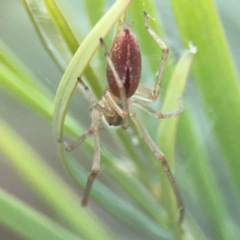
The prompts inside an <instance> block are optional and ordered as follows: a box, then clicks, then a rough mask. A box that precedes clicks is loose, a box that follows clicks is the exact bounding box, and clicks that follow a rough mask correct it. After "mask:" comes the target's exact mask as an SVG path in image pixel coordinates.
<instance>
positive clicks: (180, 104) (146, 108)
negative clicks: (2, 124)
mask: <svg viewBox="0 0 240 240" xmlns="http://www.w3.org/2000/svg"><path fill="white" fill-rule="evenodd" d="M132 104H133V105H135V106H137V107H139V108H141V109H142V110H143V111H145V112H147V113H149V114H151V115H153V116H154V117H156V118H171V117H175V116H177V115H179V114H180V113H181V112H182V111H183V102H182V96H180V97H179V98H178V109H176V110H175V111H173V112H168V113H162V112H157V111H155V110H154V109H152V108H151V107H149V106H147V105H145V104H144V103H142V102H140V101H138V100H135V99H134V100H133V101H132Z"/></svg>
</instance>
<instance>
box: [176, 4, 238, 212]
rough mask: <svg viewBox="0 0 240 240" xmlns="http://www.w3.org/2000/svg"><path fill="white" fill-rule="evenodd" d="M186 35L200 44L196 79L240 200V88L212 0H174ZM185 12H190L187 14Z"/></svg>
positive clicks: (179, 22) (178, 17) (194, 42)
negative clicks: (239, 168) (179, 0)
mask: <svg viewBox="0 0 240 240" xmlns="http://www.w3.org/2000/svg"><path fill="white" fill-rule="evenodd" d="M171 3H172V7H173V11H174V13H175V19H176V23H177V25H178V27H179V30H180V33H181V35H182V38H183V39H189V40H191V41H192V42H193V44H194V45H196V46H197V49H198V55H197V57H196V59H195V61H194V64H193V73H194V77H195V80H196V81H195V83H196V85H197V88H198V90H199V91H200V94H201V97H202V101H203V103H204V108H205V111H206V114H207V116H208V119H209V120H211V121H212V122H213V124H212V126H213V127H212V129H213V132H214V134H215V136H216V138H217V141H218V144H219V148H220V149H221V150H220V151H222V152H223V153H224V155H225V157H226V159H225V160H226V165H227V166H228V168H229V171H230V172H231V176H232V178H233V180H234V183H235V185H236V190H237V194H238V202H239V200H240V175H239V171H238V165H239V162H238V159H237V158H236V156H240V148H239V135H240V128H239V119H240V108H239V106H240V91H239V83H238V81H237V77H236V72H235V69H234V67H233V62H232V59H231V55H230V53H229V49H228V46H227V42H226V38H225V36H224V32H223V29H222V27H221V23H220V21H219V18H218V15H217V11H216V9H215V6H214V5H213V2H212V1H207V0H204V1H197V0H194V1H191V2H189V1H181V3H180V2H178V1H171ZM182 16H188V18H187V19H186V18H183V17H182ZM238 209H240V208H239V207H238Z"/></svg>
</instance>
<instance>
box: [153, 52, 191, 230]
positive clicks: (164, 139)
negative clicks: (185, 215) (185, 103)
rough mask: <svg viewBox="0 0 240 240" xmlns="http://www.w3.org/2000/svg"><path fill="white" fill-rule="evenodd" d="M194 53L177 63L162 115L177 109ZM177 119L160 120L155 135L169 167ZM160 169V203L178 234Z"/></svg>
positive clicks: (170, 195)
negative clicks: (166, 210) (161, 202)
mask: <svg viewBox="0 0 240 240" xmlns="http://www.w3.org/2000/svg"><path fill="white" fill-rule="evenodd" d="M195 51H196V50H195V48H194V47H192V48H191V49H190V50H188V51H186V52H185V53H184V54H183V55H182V56H181V58H180V60H179V61H178V63H177V65H176V67H175V69H174V72H173V75H172V77H171V80H170V83H169V86H168V89H167V92H166V96H165V99H164V104H163V107H162V110H161V111H162V112H163V113H165V112H171V111H174V110H176V109H178V106H179V104H178V98H179V97H180V96H183V92H184V89H185V85H186V81H187V78H188V73H189V70H190V66H191V63H192V56H193V55H194V53H195ZM178 119H179V117H178V116H177V117H173V118H169V119H162V121H161V122H160V126H159V129H158V134H157V143H158V146H160V149H161V151H163V153H164V155H165V156H166V159H167V161H168V163H169V165H170V167H171V166H173V159H174V146H175V141H176V133H177V127H178ZM160 167H161V168H160ZM160 167H158V168H159V175H160V176H161V189H162V190H161V191H162V201H163V204H164V206H165V207H166V209H168V213H169V220H168V222H169V225H170V226H171V228H172V229H174V228H175V229H176V234H178V231H179V230H178V228H176V220H175V221H173V219H177V218H176V215H177V211H176V201H175V196H173V192H172V191H169V189H170V190H171V186H170V183H169V181H168V180H167V178H166V174H165V172H164V170H163V169H162V166H160ZM172 171H173V170H172Z"/></svg>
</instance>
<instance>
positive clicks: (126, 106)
mask: <svg viewBox="0 0 240 240" xmlns="http://www.w3.org/2000/svg"><path fill="white" fill-rule="evenodd" d="M143 13H144V25H145V29H146V30H147V32H148V33H149V34H150V35H151V36H152V38H153V39H154V40H155V42H156V43H157V44H158V45H159V47H160V48H161V49H162V58H161V61H160V67H159V71H158V76H157V80H156V83H155V85H154V86H153V87H149V86H143V85H139V81H140V76H141V53H140V49H139V45H138V43H137V40H136V37H135V36H134V35H133V34H132V32H131V27H132V25H130V26H129V27H126V26H125V25H123V24H121V31H120V32H119V33H118V35H117V36H116V37H115V39H114V41H113V45H112V48H111V51H110V53H109V52H108V51H107V48H106V45H105V43H104V41H103V39H102V38H100V45H101V46H102V48H103V50H104V55H105V57H106V60H107V69H106V75H107V80H108V85H109V89H107V90H106V91H105V93H104V95H103V96H102V98H101V99H100V101H98V102H97V101H96V100H95V99H94V97H93V95H92V93H91V92H90V90H89V88H88V86H87V85H86V84H85V83H84V82H83V80H82V79H81V78H80V77H78V82H79V83H80V85H81V86H82V87H83V89H84V90H85V92H86V94H87V96H88V98H89V100H90V102H91V105H92V111H91V119H92V123H91V127H90V128H89V129H88V130H87V131H86V132H85V133H84V134H83V135H82V136H80V137H79V138H78V139H77V140H76V141H75V142H73V143H66V142H65V148H66V150H67V151H72V150H73V149H74V148H76V147H77V146H78V145H80V144H81V143H82V142H83V141H84V140H85V139H86V138H88V137H90V136H92V135H93V136H94V144H95V149H94V159H93V165H92V170H91V173H90V175H89V177H88V180H87V184H86V187H85V190H84V195H83V199H82V205H83V206H86V205H87V201H88V198H89V195H90V191H91V187H92V184H93V181H94V179H95V178H96V176H97V174H98V172H99V168H100V138H99V130H100V129H102V128H103V123H102V119H103V117H104V118H105V120H106V121H107V123H108V124H109V125H111V126H120V125H121V126H122V127H123V128H124V129H126V128H127V127H128V118H131V119H132V120H133V122H134V123H135V124H136V126H137V127H138V129H139V131H140V132H141V134H142V136H143V138H144V140H145V142H146V144H147V145H148V147H149V148H150V149H151V151H152V152H153V153H154V155H155V157H156V158H157V159H158V160H159V161H160V162H161V164H162V166H163V168H164V170H165V172H166V175H167V177H168V180H169V182H170V184H171V187H172V190H173V192H174V195H175V198H176V202H177V207H178V211H179V217H178V222H179V224H181V222H182V220H183V216H184V206H183V202H182V198H181V196H180V193H179V190H178V187H177V184H176V182H175V179H174V177H173V175H172V172H171V170H170V167H169V165H168V162H167V160H166V158H165V156H164V154H163V153H162V152H161V150H160V149H159V148H158V147H157V145H156V144H155V143H154V142H153V140H152V139H151V137H150V135H149V134H148V132H147V130H146V128H145V126H144V124H143V123H142V122H141V121H140V119H139V118H138V117H137V116H136V114H135V113H134V111H133V110H132V106H136V107H139V108H140V109H142V110H143V111H145V112H147V113H149V114H151V115H153V116H154V117H156V118H159V119H160V118H170V117H174V116H177V115H178V114H180V113H181V112H182V110H183V106H182V99H181V97H180V98H179V107H178V109H177V110H175V111H173V112H170V113H161V112H157V111H155V110H154V109H152V108H150V107H149V106H147V105H145V104H144V103H143V102H142V101H148V102H154V101H155V100H156V99H157V97H158V95H159V91H160V87H161V83H162V78H163V73H164V70H165V66H166V62H167V57H168V48H167V46H166V45H165V43H164V42H163V41H162V40H161V39H160V38H159V37H158V36H157V34H156V33H155V32H154V31H153V30H152V29H151V28H150V26H149V25H148V14H147V13H146V12H143ZM139 100H142V101H139Z"/></svg>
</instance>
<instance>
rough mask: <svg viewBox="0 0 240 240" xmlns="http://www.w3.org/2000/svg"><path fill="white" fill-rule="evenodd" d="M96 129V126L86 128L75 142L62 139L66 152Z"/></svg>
mask: <svg viewBox="0 0 240 240" xmlns="http://www.w3.org/2000/svg"><path fill="white" fill-rule="evenodd" d="M96 131H98V128H97V127H95V126H93V127H91V128H90V129H88V130H87V131H86V132H85V133H84V134H83V135H81V136H80V137H79V138H78V139H77V140H76V141H75V142H72V143H68V142H67V141H63V144H64V147H65V149H66V150H67V151H68V152H71V151H72V150H73V149H75V148H76V147H78V146H79V145H80V144H81V143H82V142H84V141H85V140H86V139H87V138H88V137H90V136H91V135H93V133H95V132H96Z"/></svg>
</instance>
